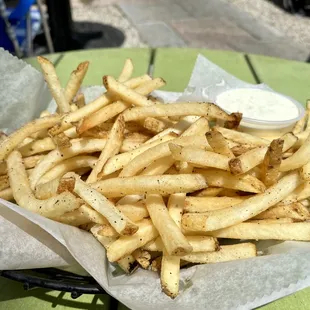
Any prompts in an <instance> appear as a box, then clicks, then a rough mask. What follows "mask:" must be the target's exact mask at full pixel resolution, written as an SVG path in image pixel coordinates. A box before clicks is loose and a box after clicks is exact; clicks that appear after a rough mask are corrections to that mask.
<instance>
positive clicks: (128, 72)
mask: <svg viewBox="0 0 310 310" xmlns="http://www.w3.org/2000/svg"><path fill="white" fill-rule="evenodd" d="M132 73H133V63H132V60H131V59H130V58H127V59H126V60H125V64H124V67H123V69H122V72H121V73H120V75H119V77H118V81H119V82H120V83H123V82H126V81H128V80H129V79H130V77H131V76H132Z"/></svg>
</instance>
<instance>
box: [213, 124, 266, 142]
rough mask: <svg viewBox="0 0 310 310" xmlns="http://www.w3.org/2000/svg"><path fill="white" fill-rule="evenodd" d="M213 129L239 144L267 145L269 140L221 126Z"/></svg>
mask: <svg viewBox="0 0 310 310" xmlns="http://www.w3.org/2000/svg"><path fill="white" fill-rule="evenodd" d="M213 130H214V131H219V132H220V133H221V134H222V135H223V136H224V137H225V138H226V139H229V140H232V141H235V142H237V143H240V144H248V145H250V146H268V145H269V141H268V140H266V139H262V138H259V137H257V136H252V135H250V134H247V133H244V132H239V131H235V130H231V129H227V128H222V127H218V126H216V127H214V128H213Z"/></svg>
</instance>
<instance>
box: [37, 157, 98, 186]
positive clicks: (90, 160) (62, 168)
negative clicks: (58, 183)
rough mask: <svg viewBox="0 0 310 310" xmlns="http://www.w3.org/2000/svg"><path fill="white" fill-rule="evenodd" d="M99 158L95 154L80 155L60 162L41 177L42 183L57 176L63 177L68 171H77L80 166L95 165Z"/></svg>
mask: <svg viewBox="0 0 310 310" xmlns="http://www.w3.org/2000/svg"><path fill="white" fill-rule="evenodd" d="M97 160H98V158H97V157H95V156H88V155H79V156H74V157H71V158H68V159H65V160H64V161H62V162H60V163H59V164H58V165H56V166H54V167H53V168H52V169H50V170H49V171H48V172H46V173H45V174H44V175H43V176H42V177H41V178H40V184H45V183H47V182H49V181H52V180H54V179H56V178H59V177H62V176H63V175H65V174H66V173H67V172H70V171H76V170H77V169H80V168H86V167H90V168H92V167H94V166H95V164H96V162H97Z"/></svg>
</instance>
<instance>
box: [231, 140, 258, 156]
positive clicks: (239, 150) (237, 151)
mask: <svg viewBox="0 0 310 310" xmlns="http://www.w3.org/2000/svg"><path fill="white" fill-rule="evenodd" d="M228 144H231V142H229V141H228ZM255 147H256V146H249V145H246V144H243V145H242V144H238V145H234V146H232V147H231V151H232V152H233V154H234V155H235V156H240V155H242V154H244V153H246V152H248V151H250V150H252V149H254V148H255Z"/></svg>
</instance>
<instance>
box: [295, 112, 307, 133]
mask: <svg viewBox="0 0 310 310" xmlns="http://www.w3.org/2000/svg"><path fill="white" fill-rule="evenodd" d="M308 117H309V115H308V113H307V112H306V113H305V115H304V116H303V117H302V118H301V119H300V120H299V121H298V122H297V123H296V124H295V126H294V128H293V134H298V133H300V132H303V131H304V129H305V126H306V123H307V120H308Z"/></svg>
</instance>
